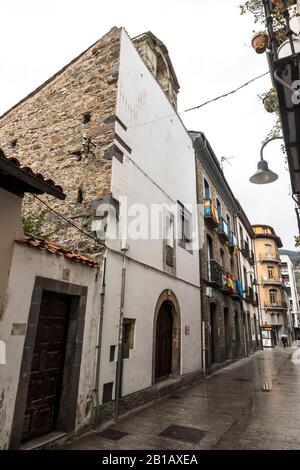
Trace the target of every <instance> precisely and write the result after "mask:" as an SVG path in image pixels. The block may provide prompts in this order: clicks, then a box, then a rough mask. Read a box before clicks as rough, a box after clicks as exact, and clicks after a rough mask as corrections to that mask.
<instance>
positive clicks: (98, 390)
mask: <svg viewBox="0 0 300 470" xmlns="http://www.w3.org/2000/svg"><path fill="white" fill-rule="evenodd" d="M106 257H107V250H106V251H105V253H104V257H103V271H102V279H101V293H100V318H99V327H98V341H97V346H96V349H97V353H96V354H97V359H96V376H95V394H96V417H95V425H96V426H98V424H99V421H100V389H99V382H100V362H101V339H102V326H103V315H104V296H105V274H106Z"/></svg>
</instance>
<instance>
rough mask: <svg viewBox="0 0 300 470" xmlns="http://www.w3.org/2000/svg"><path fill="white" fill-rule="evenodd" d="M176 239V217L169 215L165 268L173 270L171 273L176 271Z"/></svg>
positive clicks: (165, 236) (165, 239)
mask: <svg viewBox="0 0 300 470" xmlns="http://www.w3.org/2000/svg"><path fill="white" fill-rule="evenodd" d="M174 238H175V233H174V217H173V215H171V214H170V213H167V214H166V216H165V233H164V263H165V268H166V269H167V270H169V269H171V270H172V271H171V272H173V270H174V269H175V256H174V255H175V254H174ZM168 272H169V271H168ZM174 274H175V273H174Z"/></svg>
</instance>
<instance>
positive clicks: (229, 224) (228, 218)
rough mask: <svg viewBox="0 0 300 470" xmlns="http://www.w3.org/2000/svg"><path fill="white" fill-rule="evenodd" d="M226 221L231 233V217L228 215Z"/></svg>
mask: <svg viewBox="0 0 300 470" xmlns="http://www.w3.org/2000/svg"><path fill="white" fill-rule="evenodd" d="M226 221H227V225H228V230H229V231H230V230H231V220H230V215H229V214H226Z"/></svg>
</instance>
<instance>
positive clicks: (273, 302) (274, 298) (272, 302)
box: [270, 289, 277, 304]
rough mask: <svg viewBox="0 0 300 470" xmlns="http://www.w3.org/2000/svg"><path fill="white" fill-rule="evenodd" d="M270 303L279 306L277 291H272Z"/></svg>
mask: <svg viewBox="0 0 300 470" xmlns="http://www.w3.org/2000/svg"><path fill="white" fill-rule="evenodd" d="M270 303H271V304H277V290H276V289H270Z"/></svg>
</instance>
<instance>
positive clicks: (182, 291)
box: [100, 30, 201, 397]
mask: <svg viewBox="0 0 300 470" xmlns="http://www.w3.org/2000/svg"><path fill="white" fill-rule="evenodd" d="M116 114H117V116H118V117H119V118H120V119H121V121H122V122H123V123H124V124H125V125H126V126H127V131H125V130H124V129H123V128H122V127H121V126H120V125H119V124H118V123H116V132H117V133H118V135H119V136H120V137H121V138H122V139H123V140H124V141H125V142H126V144H127V145H128V146H129V147H130V148H131V149H132V153H131V155H130V154H129V153H128V152H126V151H125V150H124V152H125V154H124V161H123V163H120V162H119V161H118V160H116V159H114V161H113V169H112V193H113V196H114V197H115V198H116V199H118V200H120V198H121V197H122V196H126V197H127V202H128V206H131V204H135V203H139V204H143V205H145V206H146V208H148V210H149V211H150V207H151V204H159V205H164V204H168V205H173V204H175V205H177V201H180V202H181V203H182V204H184V205H185V204H194V205H195V204H196V175H195V155H194V150H193V146H192V141H191V139H190V137H189V135H188V134H187V132H186V130H185V128H184V126H183V124H182V122H181V121H180V119H179V117H178V116H177V115H176V113H175V111H174V109H173V107H172V106H171V104H170V103H169V101H168V99H167V98H166V96H165V95H164V93H163V91H162V90H161V88H160V86H159V84H158V83H157V82H156V80H155V78H154V77H153V76H152V74H151V73H150V72H149V70H148V69H147V67H146V66H145V64H144V63H143V61H142V59H141V57H140V56H139V54H138V52H137V51H136V49H135V47H134V46H133V44H132V42H131V40H130V38H129V37H128V35H127V33H126V32H125V30H123V32H122V40H121V59H120V70H119V82H118V103H117V113H116ZM166 116H167V117H166ZM161 118H163V119H161ZM116 144H117V145H118V146H119V147H121V146H120V144H119V143H118V142H116ZM193 225H194V227H195V228H196V236H198V235H197V229H198V217H197V213H196V212H195V213H194V218H193ZM110 234H111V232H110V226H109V227H108V242H107V244H108V247H109V248H113V249H114V250H117V251H119V250H120V241H119V240H111V239H110ZM127 242H128V248H129V249H128V252H127V256H128V257H130V258H131V259H132V260H131V261H128V262H127V275H126V293H125V307H124V316H125V317H128V318H135V319H136V327H135V348H134V350H132V351H131V352H130V358H129V359H125V360H124V373H123V395H127V394H130V393H133V392H136V391H139V390H142V389H145V388H147V387H150V386H151V385H152V354H153V324H154V312H155V306H156V303H157V301H158V298H159V296H160V294H161V293H162V292H163V291H164V290H165V289H170V290H172V291H173V292H174V294H175V295H176V297H177V299H178V302H179V305H180V309H181V327H182V340H181V341H182V344H181V373H182V374H188V373H190V372H194V371H197V370H199V369H200V368H201V311H200V291H199V287H198V286H199V252H198V250H196V251H195V252H193V253H189V252H187V251H186V250H184V249H182V248H181V247H179V246H178V245H177V242H175V245H176V276H175V277H174V276H173V277H172V276H169V275H167V274H166V273H164V272H163V240H162V239H158V240H150V239H139V240H132V239H130V238H129V239H128V240H127ZM133 260H135V261H133ZM136 261H138V262H140V263H143V265H141V264H138V263H137V262H136ZM150 267H152V268H155V270H154V269H151V268H150ZM121 270H122V258H121V256H120V255H119V254H116V253H113V252H112V251H110V250H108V256H107V268H106V281H105V284H106V293H105V304H104V320H103V335H102V347H101V379H100V390H101V391H103V384H105V383H108V382H114V383H115V373H116V359H117V348H116V353H115V361H114V362H109V350H110V346H111V345H117V338H118V326H119V311H120V292H121ZM186 324H188V325H189V327H190V335H189V336H185V334H184V326H185V325H186ZM114 393H115V391H114V390H113V397H114Z"/></svg>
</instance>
